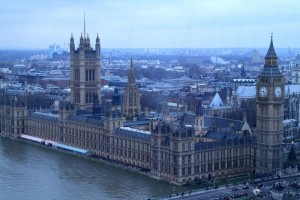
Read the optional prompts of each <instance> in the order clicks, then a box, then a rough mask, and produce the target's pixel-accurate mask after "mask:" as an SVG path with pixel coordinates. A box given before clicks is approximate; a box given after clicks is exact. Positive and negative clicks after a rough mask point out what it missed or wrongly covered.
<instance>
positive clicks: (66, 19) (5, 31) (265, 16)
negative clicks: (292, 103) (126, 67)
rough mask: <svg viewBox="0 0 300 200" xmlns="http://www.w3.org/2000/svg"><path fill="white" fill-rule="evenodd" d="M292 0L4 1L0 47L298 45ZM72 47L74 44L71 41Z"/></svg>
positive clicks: (258, 46)
mask: <svg viewBox="0 0 300 200" xmlns="http://www.w3.org/2000/svg"><path fill="white" fill-rule="evenodd" d="M297 5H298V3H297V1H289V2H288V3H286V2H282V1H268V0H263V1H238V0H230V1H227V2H226V4H225V3H224V1H221V0H212V1H207V0H203V1H196V0H195V1H193V0H192V1H169V0H167V1H164V2H160V1H156V0H155V1H151V2H148V1H138V2H137V1H133V0H132V1H131V0H130V1H114V2H111V1H107V0H104V1H99V2H98V1H89V2H79V1H78V2H73V1H63V2H61V1H58V0H54V1H51V2H43V3H42V4H41V3H40V4H39V2H38V1H36V0H30V1H27V2H26V4H24V3H23V2H22V1H19V0H15V1H6V2H5V3H2V7H1V8H0V21H1V24H2V31H1V32H0V35H1V38H2V40H1V43H0V49H46V48H48V45H49V44H53V43H56V44H60V45H62V46H64V45H65V47H68V43H69V39H70V36H71V33H73V35H74V39H75V41H79V37H80V33H83V15H84V12H85V16H86V32H87V33H88V34H89V36H90V38H91V42H92V44H94V42H95V39H96V35H97V33H99V37H100V41H101V47H103V48H261V47H265V46H267V43H268V41H269V40H268V38H269V37H270V34H271V32H273V34H274V45H275V47H276V48H288V47H289V46H290V47H291V48H297V47H300V45H299V43H298V40H297V36H298V35H299V33H300V27H299V26H298V25H297V24H298V22H299V20H300V16H299V15H300V14H299V12H298V10H297V9H296V8H297ZM75 45H76V46H77V45H78V42H76V43H75Z"/></svg>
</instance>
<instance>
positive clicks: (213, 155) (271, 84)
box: [0, 41, 284, 185]
mask: <svg viewBox="0 0 300 200" xmlns="http://www.w3.org/2000/svg"><path fill="white" fill-rule="evenodd" d="M283 84H284V79H283V77H282V75H281V73H280V72H279V71H278V67H277V56H276V54H275V51H274V48H273V43H272V41H271V45H270V48H269V51H268V54H267V56H266V63H265V67H264V70H263V72H262V73H261V75H260V76H259V82H258V84H257V97H256V98H257V111H258V112H257V124H258V126H257V132H256V136H255V134H251V133H250V132H240V131H239V130H237V131H235V130H233V129H231V131H228V132H218V131H216V130H212V131H208V132H207V133H206V134H205V135H196V134H195V130H196V129H195V126H196V124H197V123H198V122H197V120H198V119H197V117H194V120H192V122H191V121H190V120H185V119H182V120H180V121H179V122H178V121H177V122H164V121H161V122H158V124H154V123H153V122H152V121H151V120H150V121H149V127H150V128H149V131H145V130H144V131H141V130H137V129H133V128H130V127H124V126H125V123H124V118H123V116H122V113H121V112H120V109H110V110H108V111H107V112H105V113H104V116H99V114H97V112H96V113H90V114H85V115H79V114H78V113H76V112H75V108H74V104H72V103H71V102H69V101H66V100H62V101H61V102H60V104H59V111H58V114H52V113H44V112H34V111H31V110H28V108H27V106H26V97H23V96H17V95H8V94H5V93H1V98H0V123H1V124H0V128H1V129H0V134H1V135H2V136H4V137H9V138H14V139H16V138H19V136H20V135H21V134H26V135H30V136H34V137H38V138H42V139H44V140H48V142H51V141H53V142H58V143H62V144H66V145H70V146H73V147H78V148H82V149H85V150H90V151H91V152H93V154H94V155H96V156H100V157H102V158H105V159H107V160H111V161H114V162H119V163H122V164H125V165H130V166H134V167H136V168H140V169H142V170H143V171H149V172H148V174H149V175H150V176H151V177H153V178H155V179H158V180H163V181H167V182H170V183H173V184H176V185H183V184H186V183H189V182H193V181H197V180H203V179H205V180H209V179H213V178H222V177H224V178H225V177H229V176H236V175H241V174H248V173H253V172H255V171H256V172H266V171H267V172H269V171H270V170H272V171H273V172H274V171H275V170H278V169H280V168H281V166H282V145H281V144H282V135H283V100H282V98H283V95H284V93H283V92H284V91H283ZM75 91H76V89H75ZM95 102H97V101H95ZM98 102H99V101H98ZM75 105H76V104H75ZM94 107H95V108H97V106H94ZM117 107H118V106H117ZM183 117H185V115H184V116H183ZM156 123H157V122H156Z"/></svg>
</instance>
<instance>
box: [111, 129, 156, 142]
mask: <svg viewBox="0 0 300 200" xmlns="http://www.w3.org/2000/svg"><path fill="white" fill-rule="evenodd" d="M114 135H120V136H123V137H128V138H134V139H140V140H146V141H149V140H150V137H151V133H150V132H149V131H142V130H137V129H132V128H125V127H121V128H118V129H116V131H115V132H114Z"/></svg>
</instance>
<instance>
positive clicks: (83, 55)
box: [70, 34, 101, 109]
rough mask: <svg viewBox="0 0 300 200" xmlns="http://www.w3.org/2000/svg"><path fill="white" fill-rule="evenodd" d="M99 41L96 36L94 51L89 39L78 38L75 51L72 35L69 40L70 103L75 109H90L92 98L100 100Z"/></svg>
mask: <svg viewBox="0 0 300 200" xmlns="http://www.w3.org/2000/svg"><path fill="white" fill-rule="evenodd" d="M100 74H101V66H100V39H99V37H98V35H97V38H96V45H95V50H93V48H92V47H91V44H90V38H89V36H88V35H87V37H86V36H85V34H84V37H82V35H81V37H80V43H79V47H78V48H77V49H76V50H75V44H74V38H73V35H72V36H71V39H70V75H71V82H70V86H71V102H72V104H73V105H74V107H75V108H80V109H91V107H92V105H93V99H94V96H96V97H97V98H98V100H99V102H100V100H101V98H100V97H101V93H100V92H101V91H100V89H101V77H100Z"/></svg>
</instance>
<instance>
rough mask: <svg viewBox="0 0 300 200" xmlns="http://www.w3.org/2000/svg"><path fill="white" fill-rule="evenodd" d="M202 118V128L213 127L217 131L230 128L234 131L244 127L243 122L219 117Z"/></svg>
mask: <svg viewBox="0 0 300 200" xmlns="http://www.w3.org/2000/svg"><path fill="white" fill-rule="evenodd" d="M203 117H204V127H207V128H209V127H213V126H215V127H216V128H217V129H226V128H232V129H234V130H241V128H242V127H243V125H244V122H243V121H239V120H234V119H227V118H221V117H212V116H203Z"/></svg>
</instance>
